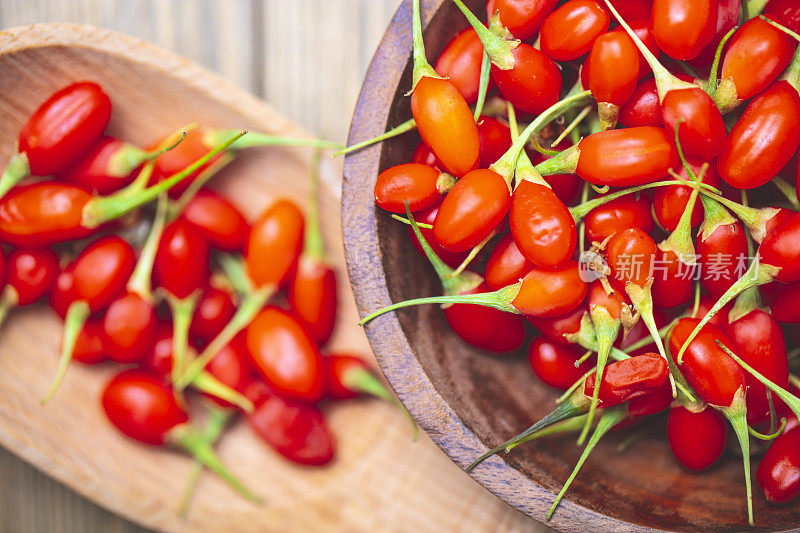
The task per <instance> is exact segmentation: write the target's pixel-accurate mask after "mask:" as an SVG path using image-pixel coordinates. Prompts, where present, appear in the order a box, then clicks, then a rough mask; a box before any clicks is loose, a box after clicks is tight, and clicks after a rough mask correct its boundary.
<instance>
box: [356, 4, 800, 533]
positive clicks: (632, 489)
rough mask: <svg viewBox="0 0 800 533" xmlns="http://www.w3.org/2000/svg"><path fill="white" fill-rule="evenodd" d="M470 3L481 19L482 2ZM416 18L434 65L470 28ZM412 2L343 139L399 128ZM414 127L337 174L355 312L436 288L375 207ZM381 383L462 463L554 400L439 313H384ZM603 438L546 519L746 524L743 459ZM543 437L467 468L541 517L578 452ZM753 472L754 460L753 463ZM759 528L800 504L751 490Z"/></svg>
mask: <svg viewBox="0 0 800 533" xmlns="http://www.w3.org/2000/svg"><path fill="white" fill-rule="evenodd" d="M466 4H467V5H468V6H469V7H470V8H471V9H472V11H473V12H474V13H477V14H482V12H483V10H484V6H485V1H483V0H470V1H467V2H466ZM422 21H423V28H424V32H425V33H424V35H425V42H426V46H427V53H428V57H429V58H435V57H437V56H438V54H439V53H440V52H441V51H442V50H443V48H444V47H445V45H446V44H447V42H448V41H449V40H450V39H451V38H452V37H453V36H454V35H455V34H456V33H457V32H458V31H459V30H461V29H462V28H464V27H465V26H466V21H465V19H464V17H463V16H462V15H461V13H460V12H459V11H458V9H457V8H456V7H455V5H454V4H453V3H452V2H451V1H449V0H425V1H424V2H423V10H422ZM410 54H411V2H410V0H406V1H405V2H403V4H402V5H401V6H400V9H399V10H398V12H397V14H396V15H395V17H394V19H393V20H392V22H391V24H390V26H389V28H388V30H387V31H386V34H385V35H384V37H383V41H382V42H381V44H380V46H379V47H378V50H377V52H376V53H375V56H374V57H373V60H372V64H371V66H370V68H369V71H368V72H367V75H366V79H365V82H364V86H363V88H362V90H361V95H360V98H359V100H358V104H357V106H356V109H355V113H354V116H353V122H352V126H351V130H350V139H349V143H350V144H352V143H355V142H359V141H363V140H365V139H369V138H372V137H374V136H376V135H379V134H381V133H383V132H384V131H386V130H387V129H389V128H391V127H394V126H396V125H397V124H399V123H401V122H403V121H404V120H407V119H408V118H409V117H410V116H411V114H410V109H409V99H408V98H407V97H405V96H404V94H405V93H406V91H408V89H409V88H410V86H411V55H410ZM418 140H419V137H418V136H416V135H415V134H413V133H409V134H405V135H404V136H401V137H399V138H396V139H394V140H391V141H387V142H384V143H383V144H381V145H377V146H373V147H370V148H367V149H365V150H362V151H360V152H356V153H354V154H352V155H350V156H348V157H347V159H346V161H345V167H344V189H343V199H342V220H343V227H344V238H345V254H346V258H347V263H348V268H349V272H350V280H351V283H352V286H353V290H354V293H355V296H356V301H357V304H358V307H359V311H360V312H361V315H362V316H363V315H365V314H367V313H368V312H371V311H374V310H376V309H379V308H381V307H384V306H386V305H389V304H390V303H392V302H397V301H401V300H406V299H409V298H415V297H419V296H427V295H435V294H441V292H440V291H441V287H440V286H439V283H438V280H437V279H436V278H435V276H434V275H433V272H432V269H430V268H429V267H428V265H427V264H426V261H425V260H424V259H423V258H422V257H421V256H420V255H419V254H418V253H417V252H416V251H415V250H414V247H413V246H412V244H411V241H410V239H409V238H408V234H407V229H406V228H405V227H404V226H403V225H401V224H399V223H397V222H396V221H393V220H392V219H390V218H389V217H388V216H387V214H386V213H385V212H382V211H380V210H378V209H377V208H376V206H375V202H374V198H373V187H374V184H375V180H376V177H377V175H378V173H379V172H380V171H382V170H384V169H386V168H387V167H390V166H392V165H396V164H399V163H405V162H408V161H410V158H411V154H412V151H413V149H414V147H415V146H416V143H417V142H418ZM366 331H367V336H368V338H369V340H370V343H371V344H372V348H373V350H374V352H375V354H376V356H377V357H378V361H379V363H380V365H381V368H382V369H383V371H384V373H385V374H386V377H387V378H388V380H389V382H390V383H391V385H392V386H393V387H394V389H395V391H396V393H397V394H398V395H399V397H400V399H401V400H402V401H403V403H404V404H405V405H406V407H407V408H408V409H409V411H410V412H411V413H412V414H413V415H414V417H415V418H416V420H417V421H418V422H419V424H420V425H421V427H422V428H424V429H425V431H427V432H428V434H429V435H430V436H431V437H432V438H433V440H434V441H435V442H436V443H437V444H438V445H439V446H440V447H441V448H442V450H444V451H445V453H447V454H448V455H449V456H450V458H451V459H452V460H453V461H455V462H456V464H458V465H459V466H461V467H462V468H463V467H465V466H466V465H467V464H469V463H470V462H471V461H472V460H473V459H475V458H476V457H478V456H479V455H480V454H481V453H483V452H485V451H486V450H487V449H488V448H491V447H494V446H496V445H497V444H499V443H501V442H503V441H504V440H506V439H507V438H508V437H510V436H512V435H515V434H516V433H518V432H520V431H521V430H523V429H524V428H526V427H528V426H529V425H530V424H531V423H532V422H533V421H535V420H537V419H539V418H540V417H541V416H542V415H544V414H545V413H547V412H549V411H550V410H551V409H552V407H553V406H554V403H553V400H554V399H555V398H556V396H557V394H555V393H554V392H553V390H551V389H548V388H547V387H545V386H544V385H542V384H541V383H540V382H538V381H537V379H536V378H535V377H534V376H533V373H532V372H531V370H530V367H529V365H528V362H527V360H526V357H525V355H524V353H519V354H516V356H510V357H494V356H491V355H487V354H486V353H482V352H480V351H479V350H475V349H472V348H470V347H469V346H467V345H466V344H464V343H463V342H461V341H460V339H459V338H458V337H456V335H455V334H453V333H452V332H451V331H450V329H449V328H448V326H447V323H446V322H445V320H444V316H443V314H442V313H441V311H440V310H439V309H438V308H436V307H435V306H425V307H416V308H410V309H406V310H401V311H398V312H397V313H391V314H387V315H384V316H382V317H380V318H378V319H377V320H375V321H373V322H372V323H371V324H369V325H368V326H367V327H366ZM621 438H622V435H620V434H614V433H611V434H609V435H608V436H607V437H606V438H605V439H604V441H601V443H600V445H599V446H598V447H597V448H596V449H595V451H594V452H593V454H592V455H591V456H590V458H589V460H588V461H587V463H586V464H585V465H584V467H583V469H582V470H581V472H580V474H579V476H578V477H577V479H576V480H575V482H574V483H573V484H572V487H571V488H570V490H569V492H568V493H567V495H566V497H565V499H564V500H562V502H561V506H560V507H559V509H558V510H557V512H556V513H555V515H554V516H553V518H552V520H551V521H550V522H549V525H550V526H552V527H554V528H557V529H559V530H564V531H588V530H595V531H653V530H714V531H722V530H742V529H747V528H748V526H747V513H746V499H745V487H744V483H743V473H742V464H741V461H740V460H739V459H737V458H735V457H734V456H732V455H730V454H729V455H728V457H727V458H726V459H725V460H724V461H723V462H722V464H719V465H717V466H715V467H714V468H712V469H711V470H710V471H709V472H706V473H700V474H694V473H689V472H687V471H685V470H683V469H682V468H681V467H680V465H679V464H678V463H677V462H676V461H675V460H674V459H673V457H672V455H671V453H670V451H669V448H668V445H667V443H666V438H665V435H664V434H659V435H658V437H657V438H646V439H644V440H641V441H639V442H637V443H636V444H634V445H633V446H632V447H631V448H630V449H628V450H627V451H626V452H625V453H618V452H617V451H616V449H615V448H616V445H617V444H618V443H619V442H620V440H621ZM573 442H574V441H573V440H572V439H571V438H570V437H564V438H547V439H543V440H541V441H537V442H536V443H531V444H528V445H525V446H520V447H519V448H517V449H515V450H514V452H512V453H511V454H509V455H507V456H498V457H495V458H492V459H489V460H487V461H486V462H485V463H483V464H482V465H481V466H479V467H478V468H476V469H475V470H474V471H473V473H472V474H471V475H472V476H473V477H474V478H475V480H476V481H478V482H479V483H480V484H482V485H483V486H484V487H485V488H486V489H488V490H490V491H492V492H493V493H495V494H496V495H497V496H498V497H500V498H502V499H503V500H505V501H506V502H507V503H509V504H510V505H513V506H514V507H516V508H517V509H519V510H520V511H522V512H524V513H526V514H528V515H529V516H531V517H533V518H535V519H537V520H539V521H544V520H545V515H546V513H547V511H548V510H549V508H550V506H551V504H552V502H553V500H554V498H555V495H556V494H557V493H558V491H559V490H560V488H561V486H562V485H563V483H564V481H565V480H566V479H567V476H568V475H569V473H570V471H571V470H572V468H573V466H574V465H575V463H576V461H577V459H578V456H579V452H580V449H579V448H578V447H577V446H575V445H574V444H573ZM756 465H757V463H756V462H754V465H753V466H754V468H755V466H756ZM753 485H754V487H753V492H754V507H755V517H756V524H757V527H756V529H757V530H762V531H775V530H787V529H793V528H797V527H798V526H800V507H799V506H797V505H793V506H772V505H768V504H767V503H766V501H765V500H764V498H763V496H762V495H761V492H760V490H759V488H758V485H757V484H756V483H755V481H754V482H753Z"/></svg>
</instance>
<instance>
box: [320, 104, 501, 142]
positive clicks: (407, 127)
mask: <svg viewBox="0 0 800 533" xmlns="http://www.w3.org/2000/svg"><path fill="white" fill-rule="evenodd" d="M485 97H486V95H485V94H484V98H485ZM416 127H417V123H416V121H415V120H414V119H413V118H411V119H408V120H406V121H405V122H403V123H402V124H400V125H399V126H396V127H394V128H392V129H390V130H389V131H387V132H386V133H382V134H380V135H378V136H377V137H374V138H372V139H368V140H366V141H361V142H360V143H356V144H354V145H352V146H348V147H347V148H343V149H341V150H339V151H338V152H334V154H333V157H339V156H340V155H346V154H349V153H351V152H355V151H357V150H361V149H362V148H366V147H367V146H371V145H373V144H376V143H379V142H381V141H385V140H386V139H392V138H394V137H397V136H399V135H402V134H404V133H406V132H409V131H411V130H413V129H416Z"/></svg>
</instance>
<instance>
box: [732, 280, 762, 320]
mask: <svg viewBox="0 0 800 533" xmlns="http://www.w3.org/2000/svg"><path fill="white" fill-rule="evenodd" d="M759 307H761V292H760V291H759V290H758V287H750V288H748V289H745V290H744V291H742V294H740V295H739V296H738V297H737V298H736V302H735V303H734V304H733V308H731V310H730V312H729V313H728V316H727V320H728V323H733V322H736V321H737V320H739V319H740V318H743V317H745V316H747V315H748V314H750V312H751V311H753V310H755V309H758V308H759Z"/></svg>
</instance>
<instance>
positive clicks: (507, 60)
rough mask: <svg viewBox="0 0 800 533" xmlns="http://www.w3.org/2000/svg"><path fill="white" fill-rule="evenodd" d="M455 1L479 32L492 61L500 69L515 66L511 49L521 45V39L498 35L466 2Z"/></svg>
mask: <svg viewBox="0 0 800 533" xmlns="http://www.w3.org/2000/svg"><path fill="white" fill-rule="evenodd" d="M453 3H454V4H455V5H456V6H457V7H458V9H460V10H461V12H462V13H463V14H464V16H465V17H466V18H467V21H468V22H469V24H470V26H472V29H474V30H475V33H477V34H478V39H480V41H481V44H483V50H484V51H485V52H486V54H487V55H488V56H489V59H491V61H492V63H493V64H494V65H496V66H497V68H499V69H500V70H511V69H512V68H514V55H513V54H512V52H511V50H513V49H514V48H516V47H517V46H518V45H519V41H511V42H509V41H506V40H505V39H503V38H501V37H498V36H497V35H495V34H494V33H492V32H491V31H489V28H487V27H486V26H484V25H483V23H482V22H481V21H480V20H478V17H476V16H475V15H474V14H473V13H472V11H470V10H469V8H468V7H467V6H465V5H464V2H462V1H461V0H453Z"/></svg>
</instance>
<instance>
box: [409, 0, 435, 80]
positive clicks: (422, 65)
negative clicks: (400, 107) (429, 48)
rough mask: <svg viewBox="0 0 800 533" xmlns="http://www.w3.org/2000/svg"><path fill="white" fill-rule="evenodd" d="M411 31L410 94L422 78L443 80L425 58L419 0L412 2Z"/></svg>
mask: <svg viewBox="0 0 800 533" xmlns="http://www.w3.org/2000/svg"><path fill="white" fill-rule="evenodd" d="M411 17H412V22H411V31H412V36H413V40H414V72H413V74H412V84H411V90H410V91H409V92H408V94H411V93H412V92H414V88H415V87H416V86H417V83H419V80H421V79H422V78H436V79H441V78H442V77H441V76H439V75H438V74H437V73H436V71H435V70H434V69H433V67H432V66H431V64H430V63H428V58H427V57H425V41H424V40H423V38H422V22H421V21H420V15H419V0H412V1H411Z"/></svg>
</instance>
